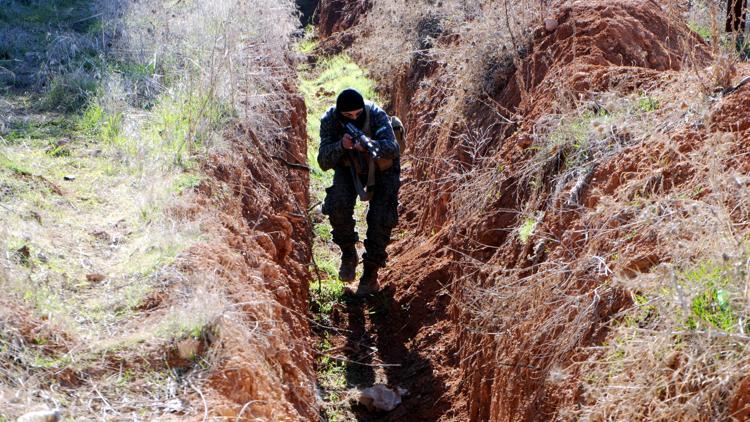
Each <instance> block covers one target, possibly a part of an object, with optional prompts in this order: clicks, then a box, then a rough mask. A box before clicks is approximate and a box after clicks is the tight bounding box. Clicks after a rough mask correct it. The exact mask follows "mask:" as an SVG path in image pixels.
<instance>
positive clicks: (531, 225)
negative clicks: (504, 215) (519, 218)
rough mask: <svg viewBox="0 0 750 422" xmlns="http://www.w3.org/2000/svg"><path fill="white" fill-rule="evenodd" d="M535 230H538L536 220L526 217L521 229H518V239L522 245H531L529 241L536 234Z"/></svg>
mask: <svg viewBox="0 0 750 422" xmlns="http://www.w3.org/2000/svg"><path fill="white" fill-rule="evenodd" d="M535 228H536V219H535V218H531V217H526V218H525V219H524V220H523V223H522V224H521V227H519V228H518V239H519V240H520V241H521V243H523V244H524V245H525V244H527V243H529V239H530V238H531V235H532V234H534V229H535Z"/></svg>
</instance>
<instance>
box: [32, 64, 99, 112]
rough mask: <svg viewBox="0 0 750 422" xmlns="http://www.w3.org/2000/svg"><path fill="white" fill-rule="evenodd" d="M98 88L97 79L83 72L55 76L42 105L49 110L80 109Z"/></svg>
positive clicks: (69, 110)
mask: <svg viewBox="0 0 750 422" xmlns="http://www.w3.org/2000/svg"><path fill="white" fill-rule="evenodd" d="M96 89H97V83H96V80H94V79H93V78H91V77H90V76H88V75H85V74H81V73H69V74H66V75H59V76H55V77H54V78H53V79H52V82H51V83H50V88H49V90H48V91H47V93H46V95H45V97H44V98H43V100H42V102H41V105H42V107H43V108H44V109H47V110H58V111H63V112H74V111H80V110H81V109H82V108H83V106H84V105H85V104H86V101H87V100H88V98H89V96H90V95H91V94H93V93H94V92H95V91H96Z"/></svg>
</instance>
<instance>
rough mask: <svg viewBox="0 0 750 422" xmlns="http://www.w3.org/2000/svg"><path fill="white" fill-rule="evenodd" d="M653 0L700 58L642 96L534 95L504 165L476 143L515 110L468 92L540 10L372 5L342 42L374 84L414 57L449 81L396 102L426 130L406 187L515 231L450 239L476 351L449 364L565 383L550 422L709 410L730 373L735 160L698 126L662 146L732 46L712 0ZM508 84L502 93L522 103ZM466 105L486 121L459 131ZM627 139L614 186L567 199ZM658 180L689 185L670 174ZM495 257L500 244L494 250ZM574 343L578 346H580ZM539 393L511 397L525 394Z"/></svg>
mask: <svg viewBox="0 0 750 422" xmlns="http://www.w3.org/2000/svg"><path fill="white" fill-rule="evenodd" d="M665 3H666V4H664V6H665V8H666V11H667V12H668V13H670V14H671V15H672V17H673V18H675V19H680V20H682V19H684V20H685V21H687V22H689V23H690V26H691V28H693V30H694V31H696V32H697V33H698V34H700V35H701V36H702V37H703V38H704V39H706V40H707V41H708V42H709V45H710V48H711V49H712V53H713V62H712V63H711V66H710V67H706V68H703V67H690V66H686V68H685V70H684V71H682V72H676V73H674V74H671V75H669V76H668V77H666V78H665V79H664V80H663V81H659V82H658V83H655V84H653V85H649V84H647V85H649V86H650V88H649V90H648V91H641V92H633V93H630V94H625V95H623V94H622V93H621V92H604V93H600V94H596V95H591V96H589V97H587V98H586V99H585V100H584V101H581V99H580V98H578V97H577V96H574V95H572V93H571V91H570V89H569V88H568V87H564V86H559V87H557V89H556V90H554V89H553V90H551V92H552V93H553V94H552V95H553V96H554V98H555V101H554V102H553V104H552V107H551V109H550V110H549V111H548V112H547V113H546V114H545V115H543V116H542V117H541V118H540V119H539V120H537V121H536V122H534V124H533V130H532V131H531V133H529V134H528V135H529V136H530V137H531V138H532V146H531V148H530V149H529V151H530V152H529V156H530V157H531V158H530V159H529V160H528V161H526V162H524V163H503V162H502V157H500V156H497V155H495V154H497V151H496V148H497V146H496V145H493V141H494V140H496V139H498V138H500V139H502V137H498V136H497V133H498V132H501V131H502V130H503V126H506V125H507V126H511V125H512V124H513V123H518V122H520V121H521V119H522V118H523V117H524V116H515V115H513V113H511V112H509V111H508V110H504V109H503V108H502V105H497V104H493V103H492V102H491V101H489V100H488V97H491V96H492V94H493V93H497V92H499V90H501V89H502V88H503V87H504V86H505V84H506V83H507V82H508V81H507V79H504V78H503V75H505V74H506V73H508V70H510V71H512V70H513V69H514V68H515V67H517V65H518V63H519V60H520V59H522V58H523V57H524V54H525V51H524V47H525V43H526V40H528V33H525V32H524V29H525V28H528V27H529V26H530V23H534V22H539V20H540V19H542V18H544V17H546V15H545V13H546V12H547V10H549V9H540V8H539V4H540V3H538V2H518V3H517V4H514V5H513V6H510V5H509V6H508V8H506V7H505V5H506V4H505V3H503V2H500V3H498V2H494V3H492V4H491V5H490V3H489V2H482V1H475V2H451V1H443V2H441V5H440V6H438V5H434V4H429V5H428V4H426V3H425V4H412V3H409V4H408V5H407V4H406V3H404V2H403V1H384V2H376V3H375V4H374V5H373V9H372V12H371V13H370V14H369V16H368V17H367V19H366V20H365V23H364V25H365V26H366V28H367V30H366V31H364V32H365V34H366V35H365V36H364V39H362V40H360V42H359V44H358V45H355V47H354V48H355V53H356V55H355V56H356V57H357V59H358V60H359V61H361V62H363V63H366V64H367V66H368V67H369V69H370V70H371V71H372V72H373V74H374V75H375V77H376V79H378V80H379V81H381V82H383V83H384V84H388V83H391V82H392V81H393V80H397V79H398V78H397V77H396V76H398V75H401V74H402V72H403V71H404V70H405V69H406V68H407V67H410V68H411V69H412V70H414V69H419V68H420V66H421V65H423V64H424V63H430V64H431V65H434V66H439V67H443V68H444V69H445V70H444V71H441V72H438V75H441V74H443V73H444V74H446V75H449V77H450V79H448V78H446V79H444V80H441V79H438V78H433V79H431V80H430V81H429V83H430V86H429V89H426V88H427V86H426V84H425V85H424V86H422V87H421V88H422V89H421V90H420V92H427V93H428V94H429V95H430V96H431V97H430V98H416V99H415V100H413V101H412V102H411V104H418V103H419V102H420V101H422V102H424V103H425V104H427V103H428V102H427V101H429V104H430V108H431V110H430V111H434V112H436V114H435V116H434V118H433V117H430V120H431V123H430V124H429V125H428V126H426V127H420V128H413V129H412V133H414V131H416V132H417V133H419V134H420V138H423V139H424V140H423V139H420V138H416V139H414V141H415V142H416V143H417V144H416V145H414V146H413V149H414V151H416V153H414V154H411V155H410V156H409V157H408V159H409V160H411V163H412V165H413V166H414V167H413V168H412V170H413V171H412V173H411V176H413V177H414V179H416V180H414V181H411V183H412V184H413V185H414V186H416V187H417V190H419V189H424V190H428V189H429V190H437V191H439V192H448V193H450V194H451V199H450V205H449V217H448V218H449V219H450V220H452V221H454V222H468V225H472V226H475V227H478V229H477V230H481V228H483V227H484V226H483V224H484V222H485V221H488V220H489V221H493V220H492V218H491V217H493V216H494V215H496V214H498V213H508V214H515V215H517V216H518V217H517V218H515V219H514V220H513V221H514V225H513V226H512V227H509V228H507V229H505V230H506V231H508V232H512V233H514V234H517V235H513V236H508V237H507V240H506V241H505V242H504V243H503V244H502V245H500V247H491V246H488V245H481V244H478V242H477V241H476V239H466V242H467V245H468V246H467V247H466V248H465V249H464V250H461V251H455V252H456V253H458V254H459V255H460V256H462V257H463V261H462V262H461V264H460V271H458V272H459V273H460V274H461V277H460V278H457V279H455V280H453V284H452V285H453V286H457V287H456V290H458V292H459V294H458V295H457V296H456V297H454V300H455V302H454V304H456V306H457V307H458V308H460V309H462V310H463V311H465V314H464V316H465V317H466V319H464V320H462V322H463V323H464V324H465V325H464V327H463V332H464V333H470V334H468V335H476V336H477V337H481V338H483V339H485V340H487V341H484V340H482V342H481V344H482V346H481V348H482V349H483V350H481V351H480V350H472V351H468V352H466V354H468V353H470V352H477V353H482V352H484V353H485V354H484V355H480V356H481V357H479V358H475V357H474V355H471V356H467V357H466V361H471V360H472V359H479V360H482V359H484V358H489V360H490V361H491V362H485V361H482V362H480V363H479V364H478V367H476V368H473V369H474V370H475V371H477V372H479V375H478V378H481V379H482V382H485V379H486V378H493V372H491V371H494V375H495V376H497V378H502V379H501V380H498V379H497V378H493V381H494V382H495V383H502V382H507V383H509V384H510V383H514V382H518V383H523V382H524V380H523V379H515V378H514V377H513V375H512V374H507V373H506V372H509V371H507V370H506V369H505V368H507V367H508V366H510V367H517V368H524V369H527V370H529V372H528V373H527V375H526V376H530V377H532V378H533V380H546V381H545V382H546V383H547V386H548V387H549V388H548V391H544V393H545V394H553V393H554V392H560V395H561V396H564V395H565V394H567V393H568V392H570V391H574V389H575V384H574V383H575V382H578V381H580V383H581V384H582V385H583V386H584V390H585V393H584V399H583V400H584V401H583V403H582V404H581V406H580V407H579V408H576V407H575V405H570V406H567V407H564V408H563V409H562V410H561V411H560V413H559V415H558V416H559V417H560V418H564V419H576V420H581V419H587V420H641V419H649V420H652V419H653V420H696V419H703V420H718V419H727V418H729V417H731V416H732V415H731V414H730V413H729V407H730V406H729V403H730V398H731V396H732V394H733V393H734V392H735V389H736V387H737V384H738V381H741V380H742V379H744V377H745V376H746V374H747V371H748V369H750V368H749V367H748V363H749V362H748V360H747V358H746V357H745V355H746V353H747V341H748V339H750V338H749V337H748V336H747V330H748V329H750V327H748V326H747V318H748V316H750V315H748V311H749V310H750V303H748V298H747V289H748V287H747V286H748V284H747V283H748V280H747V271H748V268H747V267H748V245H747V241H746V239H747V235H748V233H747V227H746V224H745V222H746V221H747V218H748V215H747V212H748V203H747V199H746V198H748V196H747V194H748V192H747V182H746V180H745V178H744V176H742V175H740V174H738V173H737V170H736V168H737V166H738V162H739V160H741V159H743V158H742V157H737V156H731V155H728V154H729V153H728V151H731V147H732V146H734V145H737V143H738V142H739V140H738V139H736V138H734V137H732V136H720V135H717V136H713V135H711V136H709V137H708V139H706V140H703V139H699V140H696V141H695V142H696V143H698V144H702V145H701V146H700V147H698V148H696V149H694V150H692V152H690V153H681V152H680V151H679V149H680V146H679V145H677V141H672V140H671V138H672V137H675V136H676V135H677V134H680V133H683V132H690V131H698V132H700V131H703V130H704V128H705V127H706V126H707V125H709V121H708V117H709V115H710V114H711V112H712V107H713V106H714V105H715V104H716V103H717V102H718V101H720V99H719V98H720V97H719V96H718V95H717V92H718V91H720V90H721V89H724V88H727V87H729V86H731V84H732V83H736V82H737V77H736V76H737V75H736V68H737V65H738V60H739V55H738V54H737V52H736V50H735V42H736V39H734V38H733V37H728V36H725V35H721V34H720V31H719V28H722V27H723V16H724V11H723V10H722V7H723V6H724V4H725V2H720V1H711V2H690V5H689V6H690V7H687V6H688V5H686V4H684V2H665ZM490 6H492V7H490ZM480 15H481V18H480ZM454 34H455V38H451V37H452V36H454ZM438 38H440V39H442V40H452V41H450V42H445V41H443V42H440V40H438ZM383 45H386V46H387V50H388V52H389V53H388V54H385V55H384V54H383V47H382V46H383ZM685 51H691V48H686V49H685ZM688 59H689V58H688ZM688 62H690V63H697V62H698V61H697V60H688ZM394 75H395V76H394ZM519 82H520V81H519ZM650 82H656V81H650ZM524 89H525V87H523V86H522V94H521V95H522V97H523V98H521V102H522V103H523V102H524V100H529V99H531V98H528V97H526V95H525V92H523V91H524ZM435 98H438V99H440V102H435V101H434V99H435ZM477 105H482V106H484V107H487V109H491V110H496V117H497V118H496V119H495V121H497V122H499V123H498V124H497V125H495V126H492V127H489V128H487V129H481V130H477V129H475V128H474V127H473V125H472V122H471V121H469V120H468V118H467V117H466V116H465V114H466V111H467V110H471V109H472V107H476V106H477ZM602 110H604V111H602ZM430 116H432V115H430ZM414 120H418V119H417V118H416V116H415V119H414ZM436 139H437V140H441V141H442V140H445V139H450V140H451V142H450V150H449V151H435V150H434V145H435V144H436V143H437V142H436ZM633 150H637V151H639V152H640V153H641V154H642V158H641V160H640V163H638V164H640V166H637V168H635V169H634V168H631V167H627V168H625V169H621V170H618V171H623V174H622V176H621V179H622V180H621V182H622V183H621V185H620V186H618V187H616V188H615V191H614V193H612V192H603V191H594V192H590V194H591V195H593V196H596V197H598V198H599V200H598V202H597V205H596V207H595V208H587V205H586V204H585V203H582V202H581V194H582V192H585V191H586V189H587V188H588V186H589V184H590V183H591V179H590V177H591V176H592V174H593V173H594V172H595V171H596V170H597V169H598V168H600V166H604V165H608V164H611V163H612V162H614V161H616V160H618V159H619V158H620V157H623V156H626V155H627V151H633ZM504 164H505V165H504ZM514 165H515V166H514ZM508 167H513V174H509V173H508ZM616 167H617V166H612V167H611V168H612V169H616ZM670 172H678V173H680V174H687V175H688V177H689V178H688V180H681V181H679V183H677V184H676V185H675V184H673V182H674V180H670V179H669V178H670V176H671V177H676V176H674V174H671V175H670ZM510 177H514V178H515V179H514V180H515V183H514V184H513V185H512V186H511V189H517V190H518V192H519V195H518V197H519V198H523V199H524V200H523V203H521V204H520V206H519V208H518V209H514V210H504V209H488V208H491V205H492V204H495V203H496V202H497V200H498V199H499V197H500V195H502V194H505V193H506V192H504V191H501V190H500V189H499V188H500V187H501V186H503V187H505V188H507V186H505V183H506V182H507V181H508V180H509V178H510ZM599 182H601V180H600V181H599ZM602 190H604V188H602ZM560 221H567V222H572V223H569V224H570V225H568V226H566V227H565V228H564V230H563V233H562V234H561V233H560V229H559V227H555V225H556V224H559V223H560ZM459 224H460V223H459ZM457 231H458V232H460V231H461V229H458V230H456V229H455V227H453V230H452V231H451V235H454V234H455V232H457ZM466 231H468V232H471V233H474V231H473V229H470V228H467V229H466ZM425 235H427V234H425ZM497 236H498V237H500V234H499V233H498V235H497ZM474 247H476V248H478V249H482V250H484V251H487V250H490V252H487V253H484V254H483V256H485V257H487V258H486V259H483V260H478V259H475V258H473V257H472V256H471V254H470V252H467V251H471V250H472V249H473V248H474ZM514 251H516V253H518V254H519V255H520V256H519V257H518V258H509V256H512V255H515V254H514ZM551 251H553V253H554V258H553V259H550V258H549V257H547V255H548V254H549V253H550V252H551ZM493 253H494V255H493ZM649 254H653V255H654V256H655V257H649V256H645V258H646V261H648V260H649V259H651V260H654V261H658V262H661V263H662V264H660V265H658V266H653V267H652V266H651V263H647V264H646V265H643V261H642V260H643V259H644V255H649ZM507 259H510V260H511V262H507V261H506V260H507ZM513 259H516V260H517V261H518V262H516V263H515V264H514V263H513V262H512V260H513ZM639 260H640V261H639ZM658 262H654V263H653V264H657V263H658ZM516 267H523V268H516ZM608 313H611V314H613V315H609V314H608ZM602 339H603V340H602ZM592 343H593V345H592ZM582 345H591V347H587V348H585V349H584V350H583V351H581V347H582ZM497 368H501V369H497ZM571 380H573V381H571ZM513 387H514V386H508V385H505V386H502V387H497V390H498V391H496V392H492V394H494V395H495V396H493V398H492V399H498V400H505V399H506V397H500V396H502V395H503V394H507V393H509V392H511V393H512V392H513V391H514V390H513V391H511V389H512V388H513ZM515 387H517V388H518V391H523V394H524V395H527V394H528V390H526V389H525V386H523V385H520V386H519V385H516V386H515ZM482 388H484V386H482ZM503 388H506V390H503ZM500 390H502V391H500ZM482 394H483V395H482V397H483V398H484V397H485V396H484V394H486V390H482ZM548 398H549V397H548V396H544V397H542V396H540V397H534V396H533V395H532V397H524V399H525V400H528V401H529V402H534V400H536V404H537V405H539V404H540V403H543V401H544V400H546V399H548ZM507 402H508V403H506V402H505V401H503V403H493V404H492V408H493V409H504V410H507V409H505V408H504V406H506V404H507V405H508V406H513V404H511V402H512V400H507ZM486 405H487V407H488V408H489V407H490V405H489V404H486ZM516 410H521V411H522V410H523V409H516ZM532 411H533V410H532Z"/></svg>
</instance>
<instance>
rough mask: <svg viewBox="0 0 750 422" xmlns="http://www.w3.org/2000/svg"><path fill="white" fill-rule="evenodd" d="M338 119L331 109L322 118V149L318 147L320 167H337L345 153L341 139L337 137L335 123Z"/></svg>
mask: <svg viewBox="0 0 750 422" xmlns="http://www.w3.org/2000/svg"><path fill="white" fill-rule="evenodd" d="M335 124H336V119H334V117H333V113H332V112H331V111H330V110H329V111H328V112H327V113H326V114H325V115H324V116H323V118H322V119H320V149H318V165H320V168H321V169H323V171H325V170H330V169H332V168H334V167H336V164H338V162H339V161H340V160H341V158H342V157H343V156H344V154H345V150H344V147H343V146H342V145H341V140H340V139H336V130H335V127H334V125H335Z"/></svg>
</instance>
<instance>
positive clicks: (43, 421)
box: [18, 409, 61, 422]
mask: <svg viewBox="0 0 750 422" xmlns="http://www.w3.org/2000/svg"><path fill="white" fill-rule="evenodd" d="M60 420H61V417H60V411H59V410H57V409H55V410H39V411H36V412H30V413H27V414H25V415H23V416H21V417H20V418H18V422H59V421H60Z"/></svg>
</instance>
